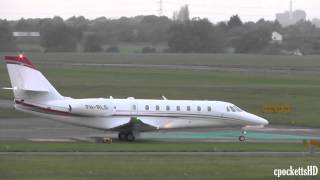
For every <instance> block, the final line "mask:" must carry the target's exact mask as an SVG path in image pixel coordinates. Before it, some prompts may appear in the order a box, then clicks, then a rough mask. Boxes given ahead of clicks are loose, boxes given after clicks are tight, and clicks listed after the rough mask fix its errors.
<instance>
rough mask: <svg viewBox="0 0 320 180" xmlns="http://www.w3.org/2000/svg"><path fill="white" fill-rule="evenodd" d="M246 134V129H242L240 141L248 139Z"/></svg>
mask: <svg viewBox="0 0 320 180" xmlns="http://www.w3.org/2000/svg"><path fill="white" fill-rule="evenodd" d="M245 134H247V132H246V131H244V130H241V135H240V136H239V141H240V142H244V141H245V140H246V137H245Z"/></svg>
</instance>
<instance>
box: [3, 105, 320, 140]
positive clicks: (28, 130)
mask: <svg viewBox="0 0 320 180" xmlns="http://www.w3.org/2000/svg"><path fill="white" fill-rule="evenodd" d="M10 108H12V101H8V100H0V109H10ZM239 135H240V131H238V130H220V129H211V128H207V129H198V130H180V131H160V132H150V133H141V136H140V138H141V139H149V140H157V141H204V142H237V141H238V136H239ZM101 137H111V138H117V132H104V131H101V130H95V129H90V128H86V127H79V126H74V125H69V124H64V123H61V122H58V121H53V120H48V119H43V118H38V117H35V118H0V141H21V140H32V141H95V140H96V139H97V138H101ZM246 137H247V141H249V142H301V141H302V140H304V139H320V130H319V129H309V128H299V127H285V126H268V127H267V128H264V129H258V130H255V131H248V132H247V134H246Z"/></svg>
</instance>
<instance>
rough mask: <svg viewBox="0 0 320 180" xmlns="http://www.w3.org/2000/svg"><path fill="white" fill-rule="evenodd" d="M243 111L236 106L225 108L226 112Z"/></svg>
mask: <svg viewBox="0 0 320 180" xmlns="http://www.w3.org/2000/svg"><path fill="white" fill-rule="evenodd" d="M242 111H243V110H242V109H240V108H238V107H237V106H234V105H233V106H227V112H242Z"/></svg>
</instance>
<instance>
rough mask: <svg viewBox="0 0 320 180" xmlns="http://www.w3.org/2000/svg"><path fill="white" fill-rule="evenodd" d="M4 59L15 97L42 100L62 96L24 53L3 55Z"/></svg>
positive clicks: (58, 98) (60, 97) (57, 98)
mask: <svg viewBox="0 0 320 180" xmlns="http://www.w3.org/2000/svg"><path fill="white" fill-rule="evenodd" d="M5 61H6V63H7V69H8V73H9V77H10V81H11V86H12V91H13V94H14V98H15V99H23V100H30V101H35V102H43V101H50V100H60V99H63V98H64V97H63V96H61V95H60V94H59V92H58V91H57V90H56V89H55V88H54V87H53V86H52V85H51V84H50V82H49V81H48V80H47V79H46V78H45V77H44V76H43V74H42V73H41V72H40V71H38V70H37V69H36V67H35V66H34V65H33V64H32V62H31V61H30V60H29V59H28V58H27V57H25V56H24V55H22V54H20V55H19V56H5Z"/></svg>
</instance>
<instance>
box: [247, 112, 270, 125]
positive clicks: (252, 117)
mask: <svg viewBox="0 0 320 180" xmlns="http://www.w3.org/2000/svg"><path fill="white" fill-rule="evenodd" d="M249 119H250V121H251V122H253V123H255V124H257V125H268V124H269V121H268V120H266V119H264V118H262V117H260V116H257V115H254V114H249Z"/></svg>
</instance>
